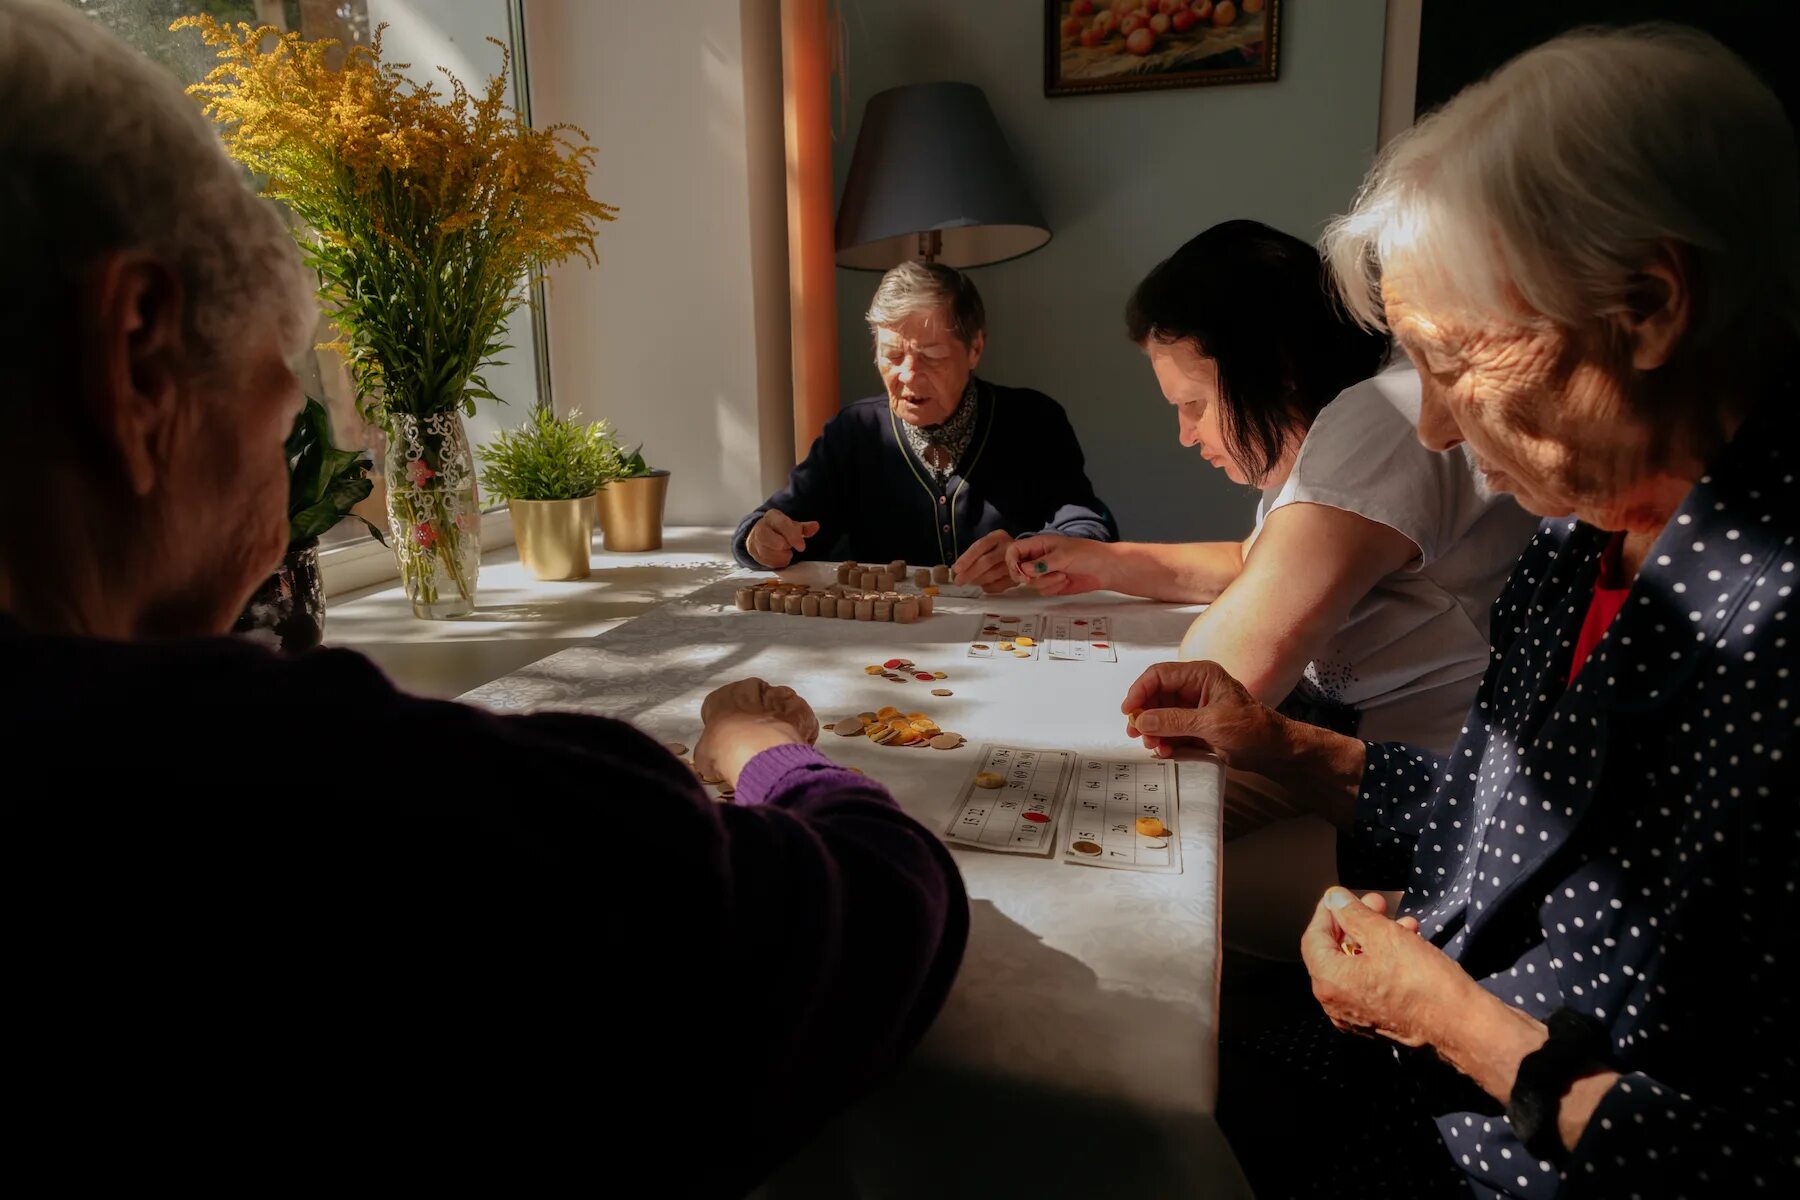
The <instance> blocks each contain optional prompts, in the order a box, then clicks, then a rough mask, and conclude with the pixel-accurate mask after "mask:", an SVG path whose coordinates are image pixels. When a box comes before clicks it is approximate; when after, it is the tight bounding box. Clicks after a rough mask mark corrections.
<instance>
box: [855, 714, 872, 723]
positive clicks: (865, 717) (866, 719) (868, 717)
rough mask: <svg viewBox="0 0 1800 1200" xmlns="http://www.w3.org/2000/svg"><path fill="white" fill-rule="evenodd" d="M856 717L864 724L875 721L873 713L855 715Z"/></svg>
mask: <svg viewBox="0 0 1800 1200" xmlns="http://www.w3.org/2000/svg"><path fill="white" fill-rule="evenodd" d="M856 715H857V716H859V717H861V718H862V719H863V721H864V722H865V723H867V722H869V721H873V720H874V719H875V714H874V713H857V714H856Z"/></svg>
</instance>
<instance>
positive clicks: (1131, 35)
mask: <svg viewBox="0 0 1800 1200" xmlns="http://www.w3.org/2000/svg"><path fill="white" fill-rule="evenodd" d="M1280 49H1281V0H1216V2H1215V0H1044V94H1045V95H1046V96H1085V95H1092V94H1094V93H1096V92H1136V91H1145V90H1148V89H1151V88H1185V87H1208V86H1212V85H1216V84H1222V83H1261V82H1267V81H1269V80H1272V79H1274V78H1275V75H1276V71H1277V69H1278V67H1279V63H1280Z"/></svg>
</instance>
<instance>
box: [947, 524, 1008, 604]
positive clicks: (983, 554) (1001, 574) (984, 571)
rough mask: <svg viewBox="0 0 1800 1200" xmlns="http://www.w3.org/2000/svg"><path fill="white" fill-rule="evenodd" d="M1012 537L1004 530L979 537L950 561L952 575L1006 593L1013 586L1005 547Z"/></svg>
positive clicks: (957, 578) (968, 582) (981, 586)
mask: <svg viewBox="0 0 1800 1200" xmlns="http://www.w3.org/2000/svg"><path fill="white" fill-rule="evenodd" d="M1012 540H1013V537H1012V534H1010V533H1008V532H1006V530H1004V529H996V530H994V532H992V533H990V534H988V535H987V536H986V537H982V538H978V539H977V540H976V542H975V544H974V545H973V546H970V547H969V548H968V549H967V550H964V551H963V554H962V557H961V558H959V559H957V560H956V562H954V563H953V564H951V567H950V575H951V578H953V579H955V580H956V582H958V583H961V584H967V585H969V586H971V587H978V588H980V589H981V590H982V591H984V592H1004V591H1005V590H1006V589H1007V588H1010V587H1011V586H1012V585H1013V578H1012V574H1011V573H1010V572H1009V571H1008V570H1007V568H1006V550H1007V547H1009V546H1011V545H1012Z"/></svg>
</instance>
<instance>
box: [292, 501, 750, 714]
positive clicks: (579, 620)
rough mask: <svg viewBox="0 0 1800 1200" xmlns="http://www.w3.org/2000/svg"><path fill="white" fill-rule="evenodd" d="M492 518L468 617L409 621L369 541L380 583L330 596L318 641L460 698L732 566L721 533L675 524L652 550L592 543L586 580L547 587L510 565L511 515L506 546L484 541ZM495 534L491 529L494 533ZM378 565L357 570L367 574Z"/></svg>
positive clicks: (426, 691)
mask: <svg viewBox="0 0 1800 1200" xmlns="http://www.w3.org/2000/svg"><path fill="white" fill-rule="evenodd" d="M501 515H504V514H503V513H489V514H486V516H484V517H483V520H482V545H483V546H484V550H483V553H482V556H481V578H480V580H479V582H478V583H477V585H476V609H475V612H474V614H473V615H471V616H467V617H461V618H458V619H456V620H452V621H422V620H420V619H418V618H417V617H414V616H413V615H412V608H411V606H410V605H408V604H407V601H406V596H405V594H404V593H403V592H402V591H401V589H400V587H399V585H398V584H397V583H395V582H392V578H393V575H394V572H393V569H392V564H393V556H392V553H391V552H390V551H388V550H387V549H386V548H385V547H383V546H381V545H380V544H379V543H376V542H373V541H371V542H370V543H369V545H370V546H373V547H374V549H376V550H379V551H380V552H381V553H382V554H383V555H385V556H387V570H386V571H385V572H384V573H383V574H385V576H386V580H385V581H383V582H380V583H378V584H376V585H375V586H373V587H364V588H362V589H361V590H359V591H354V592H349V593H348V594H343V595H335V594H334V595H333V596H332V599H331V600H330V601H328V603H327V606H326V615H325V644H326V645H328V646H336V647H341V648H346V649H351V650H356V651H359V652H360V653H362V654H365V655H367V656H368V657H369V658H370V659H371V660H373V661H374V663H375V664H376V665H377V666H379V667H380V668H381V669H382V670H384V671H386V672H387V674H388V676H389V677H390V678H392V679H393V680H394V682H395V683H396V684H398V685H399V686H400V687H402V688H404V689H406V690H408V691H411V692H415V693H418V694H420V695H426V696H438V697H445V698H448V697H454V696H460V695H462V694H463V693H464V692H467V691H469V690H470V689H472V688H476V687H480V686H481V685H482V684H484V683H488V682H490V681H492V680H494V679H498V678H499V677H500V676H502V675H505V674H508V673H510V672H512V671H516V670H518V669H519V668H520V667H523V666H527V665H528V664H530V663H534V662H536V661H537V660H538V659H540V658H543V657H545V656H546V655H549V654H554V653H556V652H557V651H558V650H562V649H565V648H566V647H568V646H569V645H571V644H573V643H576V642H580V641H584V640H586V639H588V638H593V637H598V636H599V635H600V634H602V633H605V632H606V631H607V630H609V629H612V628H614V627H616V626H618V625H620V624H622V623H623V622H625V621H628V620H630V619H631V618H632V617H635V616H637V615H639V614H640V613H643V612H647V611H648V610H650V609H652V608H654V607H656V606H657V605H659V604H662V603H664V602H665V601H668V600H672V599H674V598H676V597H678V596H682V595H685V594H686V593H688V592H690V591H692V590H693V589H694V588H697V587H699V586H701V585H702V584H705V583H708V582H710V581H711V580H713V579H717V578H718V577H719V576H721V575H724V574H726V573H728V572H730V571H732V570H735V569H736V567H735V564H733V563H732V561H731V534H732V531H731V530H730V529H727V528H714V527H708V526H677V527H672V528H670V529H668V530H666V531H665V532H664V536H663V548H662V549H661V550H652V551H647V552H645V553H642V554H614V553H610V552H608V551H606V550H602V549H600V548H599V539H598V537H596V538H595V549H594V552H593V559H592V566H591V572H592V573H591V574H590V575H589V576H588V577H587V578H586V579H576V580H569V581H561V582H547V581H544V580H540V579H538V578H537V577H536V576H534V575H533V574H532V573H531V572H530V571H529V570H528V569H527V568H526V567H525V566H524V565H523V564H522V563H520V562H519V558H518V554H517V551H516V550H515V549H514V547H513V546H512V544H511V542H512V525H511V520H510V518H508V519H507V521H506V522H505V528H504V537H505V542H504V543H503V544H502V545H499V546H493V544H492V543H491V542H490V541H489V523H488V519H489V518H491V517H495V516H501ZM499 532H500V531H499V530H498V529H496V530H495V534H496V536H499ZM341 549H343V550H346V551H347V550H362V549H363V547H362V545H360V544H359V545H356V546H346V547H342V548H341ZM321 557H323V556H321ZM377 565H378V564H369V565H368V566H365V567H363V568H361V569H364V570H370V571H373V570H374V569H375V567H376V566H377ZM347 577H350V576H346V575H341V574H340V575H339V576H338V578H339V579H340V580H341V579H343V578H347ZM378 578H379V576H378ZM327 580H328V581H327V592H328V593H335V592H337V591H339V590H340V589H339V588H338V587H335V586H333V581H332V580H331V577H330V576H329V575H328V577H327Z"/></svg>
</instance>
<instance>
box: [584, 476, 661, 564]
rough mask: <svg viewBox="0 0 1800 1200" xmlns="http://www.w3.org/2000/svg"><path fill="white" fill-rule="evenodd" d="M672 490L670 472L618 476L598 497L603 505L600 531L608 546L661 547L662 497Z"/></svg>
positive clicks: (645, 548) (631, 547)
mask: <svg viewBox="0 0 1800 1200" xmlns="http://www.w3.org/2000/svg"><path fill="white" fill-rule="evenodd" d="M668 494H669V473H668V472H667V471H652V472H650V474H648V475H640V476H638V477H637V478H636V479H615V480H613V481H612V482H611V483H609V484H607V485H606V486H605V487H603V488H601V489H600V492H599V495H598V496H596V497H595V500H596V502H597V503H598V505H599V508H600V532H601V533H603V534H604V535H605V536H606V548H607V549H608V550H614V551H618V550H633V551H635V550H660V549H662V532H663V500H664V499H665V498H666V497H667V496H668Z"/></svg>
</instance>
